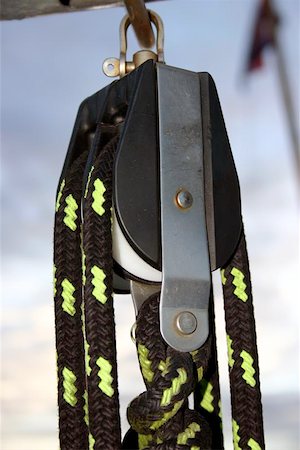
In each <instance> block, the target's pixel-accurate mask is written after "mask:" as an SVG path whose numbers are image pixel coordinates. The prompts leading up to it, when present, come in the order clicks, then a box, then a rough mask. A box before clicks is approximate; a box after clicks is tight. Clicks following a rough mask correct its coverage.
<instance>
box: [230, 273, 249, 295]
mask: <svg viewBox="0 0 300 450" xmlns="http://www.w3.org/2000/svg"><path fill="white" fill-rule="evenodd" d="M231 275H233V277H234V278H233V281H232V284H233V285H234V286H235V287H236V288H235V290H234V294H235V295H236V296H237V298H239V299H240V300H242V301H243V302H246V301H247V300H248V295H247V294H246V287H247V286H246V284H245V283H244V278H245V277H244V274H243V273H242V272H241V271H240V270H239V269H237V268H236V267H233V269H231Z"/></svg>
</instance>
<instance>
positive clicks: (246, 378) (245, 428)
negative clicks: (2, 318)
mask: <svg viewBox="0 0 300 450" xmlns="http://www.w3.org/2000/svg"><path fill="white" fill-rule="evenodd" d="M221 274H222V284H223V292H224V308H225V319H226V332H227V344H228V364H229V375H230V389H231V405H232V418H233V424H232V427H233V440H234V448H235V450H240V449H242V450H244V449H247V450H248V449H251V450H254V449H255V450H263V449H264V448H265V444H264V433H263V419H262V404H261V394H260V382H259V368H258V355H257V345H256V331H255V322H254V312H253V301H252V291H251V280H250V273H249V262H248V256H247V248H246V242H245V236H244V233H242V235H241V238H240V241H239V244H238V247H237V249H236V251H235V254H234V255H233V257H232V259H231V260H230V262H229V263H228V265H227V266H226V267H225V268H224V269H223V270H222V272H221Z"/></svg>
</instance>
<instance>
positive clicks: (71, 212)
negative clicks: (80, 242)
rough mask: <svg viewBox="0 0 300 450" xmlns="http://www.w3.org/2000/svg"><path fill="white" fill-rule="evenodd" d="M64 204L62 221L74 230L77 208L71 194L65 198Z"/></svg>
mask: <svg viewBox="0 0 300 450" xmlns="http://www.w3.org/2000/svg"><path fill="white" fill-rule="evenodd" d="M66 204H67V206H66V207H65V209H64V212H65V217H64V223H65V225H67V227H69V228H70V230H72V231H75V230H76V228H77V225H76V223H75V221H76V219H77V214H76V211H77V209H78V205H77V202H76V200H75V198H74V197H73V195H72V194H70V195H68V197H67V198H66Z"/></svg>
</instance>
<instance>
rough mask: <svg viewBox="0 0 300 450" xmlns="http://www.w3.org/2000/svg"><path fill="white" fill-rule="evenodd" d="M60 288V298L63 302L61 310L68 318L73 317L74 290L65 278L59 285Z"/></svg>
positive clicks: (74, 310)
mask: <svg viewBox="0 0 300 450" xmlns="http://www.w3.org/2000/svg"><path fill="white" fill-rule="evenodd" d="M61 286H62V289H63V290H62V294H61V295H62V298H63V299H64V301H63V302H62V309H63V310H64V311H65V312H66V313H68V314H69V315H70V316H74V315H75V313H76V309H75V306H74V305H75V297H74V296H73V294H74V292H75V288H74V286H73V284H72V283H70V281H69V280H68V279H67V278H65V279H64V280H63V282H62V283H61Z"/></svg>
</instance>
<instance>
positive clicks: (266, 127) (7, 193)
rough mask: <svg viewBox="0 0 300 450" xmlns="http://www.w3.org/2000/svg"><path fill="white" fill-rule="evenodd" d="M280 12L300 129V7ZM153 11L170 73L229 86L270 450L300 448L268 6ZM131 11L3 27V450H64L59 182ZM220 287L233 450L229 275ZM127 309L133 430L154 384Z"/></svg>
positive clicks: (287, 149) (120, 322) (292, 208)
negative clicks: (253, 57) (57, 310)
mask: <svg viewBox="0 0 300 450" xmlns="http://www.w3.org/2000/svg"><path fill="white" fill-rule="evenodd" d="M275 5H276V6H277V9H278V12H279V14H280V16H281V27H280V39H281V42H282V45H283V49H284V57H285V60H286V65H287V71H288V75H289V80H290V84H291V90H292V96H293V100H294V107H295V111H296V114H297V115H298V119H299V79H300V73H299V37H300V36H299V26H300V25H299V1H298V0H277V1H276V2H275ZM150 7H152V8H153V9H154V10H155V11H157V12H158V13H159V14H160V15H161V17H162V18H163V21H164V24H165V55H166V61H167V63H168V64H169V65H174V66H178V67H182V68H186V69H190V70H195V71H208V72H210V73H211V74H212V76H213V77H214V79H215V81H216V84H217V88H218V91H219V96H220V100H221V104H222V107H223V113H224V117H225V122H226V125H227V130H228V134H229V138H230V141H231V145H232V151H233V154H234V158H235V162H236V166H237V169H238V173H239V178H240V184H241V192H242V201H243V216H244V222H245V228H246V236H247V239H248V249H249V255H250V262H251V269H252V279H253V288H254V301H255V312H256V321H257V332H258V345H259V354H260V370H261V387H262V394H263V402H264V412H265V429H266V444H267V449H269V450H299V449H300V441H299V428H298V427H299V332H298V326H299V299H300V296H299V285H298V282H299V264H298V251H299V241H298V200H299V198H298V188H297V178H296V170H295V168H294V159H293V154H292V148H291V140H290V136H289V133H288V127H287V121H286V116H285V112H284V108H283V102H282V96H281V92H280V88H279V81H278V74H277V70H276V56H275V54H274V52H273V51H272V49H269V50H267V51H266V52H265V54H264V67H263V68H262V70H260V71H256V72H253V73H251V74H249V75H247V76H245V74H244V64H245V60H246V55H247V51H248V47H249V41H250V39H251V32H252V27H253V20H254V17H255V13H256V7H257V1H254V0H234V1H232V0H222V1H218V0H199V1H196V0H195V1H191V0H181V1H176V0H173V1H164V2H155V3H153V4H150ZM123 14H124V9H123V8H120V7H119V8H108V9H103V10H95V11H89V12H78V13H71V14H65V15H63V14H62V15H53V16H48V17H40V18H34V19H27V20H23V21H20V22H18V21H13V22H5V23H2V24H1V32H2V43H1V57H2V60H1V61H2V62H1V72H2V84H1V95H2V99H1V110H2V121H1V128H2V129H1V132H2V141H1V144H2V152H1V179H2V201H1V207H2V213H1V221H2V228H1V231H2V248H1V253H2V299H1V305H2V306H1V310H2V338H1V347H2V351H1V358H2V364H1V371H2V382H1V413H2V436H1V439H2V447H1V448H2V449H3V450H53V449H57V448H58V439H57V411H56V369H55V344H54V333H55V332H54V313H53V304H52V232H53V216H54V201H55V192H56V185H57V182H58V178H59V175H60V170H61V167H62V164H63V160H64V157H65V152H66V150H67V146H68V142H69V138H70V134H71V131H72V127H73V123H74V120H75V116H76V113H77V109H78V106H79V104H80V102H81V101H82V100H83V99H84V98H86V97H87V96H89V95H91V94H92V93H94V92H95V91H97V90H99V89H101V88H102V87H104V86H105V85H106V84H108V83H109V82H110V80H109V79H107V78H106V77H105V76H104V75H103V74H102V72H101V65H102V61H103V60H104V59H105V58H106V57H109V56H118V52H119V41H118V27H119V23H120V20H121V18H122V16H123ZM130 37H131V40H130V48H131V50H134V49H135V48H136V47H135V46H136V44H134V43H133V42H134V40H133V39H132V33H131V34H130ZM131 50H130V53H132V51H131ZM298 123H299V120H298ZM214 280H215V293H216V299H215V300H216V313H217V326H218V344H219V359H220V365H221V371H222V395H223V401H224V412H223V415H224V421H225V424H224V428H225V433H226V450H227V449H228V450H229V449H232V444H231V436H230V417H229V396H228V379H227V365H226V344H225V334H224V331H223V328H224V324H223V310H222V298H221V291H220V286H219V276H218V274H217V276H214ZM115 304H116V314H117V336H118V358H119V372H120V373H119V383H120V392H121V404H122V418H123V419H122V420H123V431H124V432H125V431H126V428H127V425H126V423H125V412H126V404H127V403H128V402H129V401H130V399H131V398H133V397H134V396H135V395H137V394H138V393H140V392H142V390H143V385H142V381H141V376H140V374H139V369H138V364H137V360H136V356H135V347H134V345H133V343H132V342H131V340H130V337H129V332H130V328H131V325H132V323H133V322H134V313H133V307H132V304H131V300H130V297H128V296H127V297H121V296H116V301H115Z"/></svg>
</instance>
